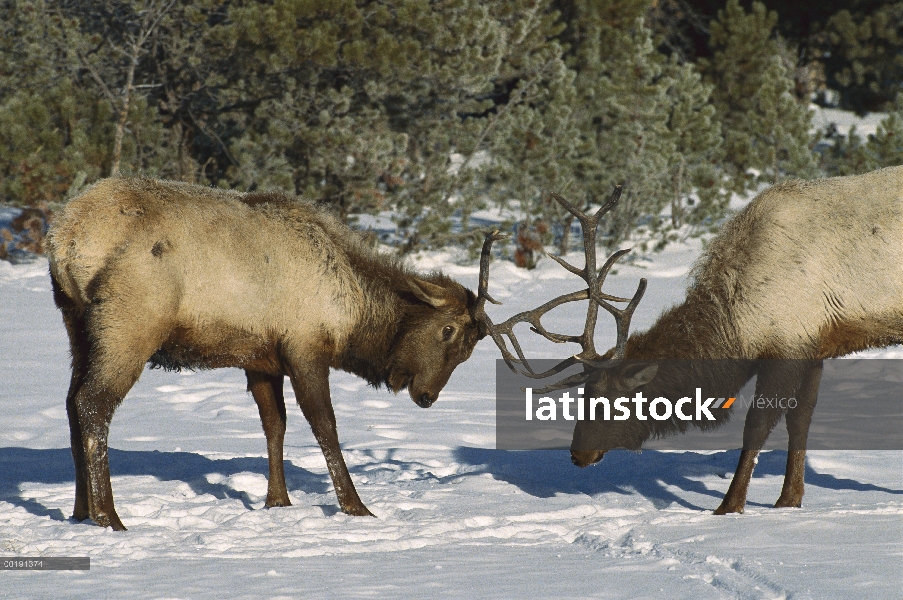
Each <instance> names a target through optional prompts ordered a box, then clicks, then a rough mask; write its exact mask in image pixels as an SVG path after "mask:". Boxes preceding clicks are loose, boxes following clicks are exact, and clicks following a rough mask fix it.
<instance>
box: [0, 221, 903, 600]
mask: <svg viewBox="0 0 903 600" xmlns="http://www.w3.org/2000/svg"><path fill="white" fill-rule="evenodd" d="M700 248H701V245H700V242H699V241H698V240H692V239H691V240H687V241H685V242H682V243H680V244H677V245H674V246H672V247H671V248H669V249H668V250H667V251H665V252H663V253H661V254H658V255H653V256H652V257H651V259H644V260H637V261H636V262H635V263H634V264H631V265H628V266H621V267H619V268H618V269H617V272H616V273H615V274H613V275H611V276H610V277H609V279H610V280H611V281H610V283H607V284H606V291H608V292H610V293H614V294H619V295H624V294H627V295H632V293H633V290H634V289H635V286H636V284H637V281H638V279H639V277H646V278H648V279H649V288H648V291H647V293H646V297H645V299H644V301H643V302H642V303H641V304H640V306H639V308H638V309H637V312H636V315H635V317H634V329H643V328H646V327H648V326H649V325H650V324H651V322H652V321H653V319H654V318H655V317H656V316H657V315H658V314H659V313H660V312H661V311H662V310H663V309H664V308H666V307H668V306H669V305H671V304H674V303H676V302H679V301H680V300H681V299H682V298H683V290H684V287H685V285H686V277H687V273H688V271H689V267H690V265H691V264H692V261H693V260H694V259H695V257H696V256H697V255H698V253H699V251H700ZM458 258H459V257H458V256H457V255H455V254H453V253H431V254H427V255H423V256H421V257H419V258H418V260H417V265H418V267H419V268H421V269H424V270H430V269H434V268H441V269H443V270H444V271H445V272H446V273H448V274H449V275H451V276H453V277H455V278H457V279H458V280H460V281H461V282H462V283H464V284H465V285H467V286H469V287H471V288H475V287H476V279H477V267H476V265H473V264H466V263H463V262H460V261H459V260H458ZM569 259H570V260H572V261H574V262H576V263H578V264H579V263H580V262H581V260H580V258H579V257H577V256H571V257H569ZM491 281H492V283H491V290H490V291H491V293H492V294H493V295H494V296H495V297H496V298H497V299H498V300H501V301H502V302H503V303H504V305H503V306H501V307H491V309H490V310H491V314H492V315H493V316H494V317H499V318H504V317H505V316H507V315H510V314H513V313H514V312H516V311H519V310H523V309H525V308H528V307H531V306H535V305H538V304H539V301H540V300H545V299H548V298H550V297H552V296H553V295H557V294H560V293H564V292H566V291H569V290H571V289H577V288H578V287H579V280H578V279H577V278H576V277H573V276H571V275H569V274H567V273H565V272H564V270H563V269H561V268H560V267H558V266H557V265H555V264H554V263H552V261H550V260H547V259H543V260H541V261H540V264H539V267H538V268H537V269H536V270H534V271H530V272H528V271H524V270H520V269H516V268H515V267H514V266H513V265H512V264H511V263H508V262H501V261H495V262H494V263H493V265H492V275H491ZM581 312H583V310H582V307H580V306H573V307H567V308H562V309H559V310H558V311H557V312H555V313H552V314H550V315H548V317H547V319H546V320H545V321H544V323H545V324H546V326H547V327H548V328H550V329H552V330H558V331H561V330H564V331H574V330H578V329H580V328H581V327H582V317H581ZM600 321H601V323H600V325H599V329H598V332H597V334H598V345H599V346H600V347H606V344H607V343H610V342H611V340H612V338H613V336H614V334H613V327H612V326H611V325H612V324H611V323H608V322H606V321H605V320H604V319H602V318H601V317H600ZM531 335H532V334H530V333H529V331H528V330H527V329H526V328H524V331H523V332H522V333H521V335H520V337H521V339H522V342H524V346H525V348H526V350H527V352H528V353H530V355H531V356H536V357H547V358H552V357H562V356H566V355H567V352H568V349H566V348H562V347H561V346H556V345H553V344H550V343H547V342H544V341H541V340H538V339H531V337H530V336H531ZM900 355H901V350H900V349H899V348H892V349H889V350H883V351H873V352H870V353H868V356H875V357H879V356H880V357H898V356H900ZM0 356H2V359H0V556H39V555H40V556H89V557H91V570H90V571H70V572H4V573H3V574H2V584H0V586H2V587H0V597H4V598H62V597H72V596H84V595H87V594H90V595H91V596H93V597H98V598H106V597H111V598H113V597H116V598H118V597H135V598H223V597H230V598H231V597H234V598H263V597H267V598H297V597H299V596H300V597H304V598H361V597H377V598H383V597H390V598H422V597H456V598H474V597H480V598H522V597H547V598H693V599H704V598H899V597H900V596H901V590H903V518H901V517H903V453H901V452H875V451H869V452H813V453H810V456H809V459H808V464H807V470H806V496H805V499H804V506H803V508H801V509H773V508H771V505H772V504H773V503H774V501H775V500H776V499H777V497H778V495H779V493H780V488H781V483H782V478H783V469H784V461H785V458H786V455H785V454H784V453H783V452H776V451H775V452H766V453H763V455H762V456H761V457H760V460H759V463H758V465H757V468H756V472H755V474H754V477H753V481H752V484H751V486H750V492H749V503H748V505H747V510H746V513H745V514H743V515H731V516H726V517H716V516H714V515H713V514H712V509H714V508H715V507H716V506H717V505H718V503H719V502H720V499H721V497H722V496H723V494H724V492H725V491H726V490H727V487H728V484H729V483H730V478H731V476H732V474H733V470H734V467H735V466H736V461H737V456H738V453H737V451H729V452H714V453H712V452H708V453H706V452H662V451H645V452H642V453H639V454H635V453H629V452H618V451H614V452H611V453H610V454H609V455H607V456H606V457H605V459H604V460H603V461H602V462H601V463H600V464H599V465H597V466H595V467H593V468H590V469H584V470H581V469H577V468H576V467H574V466H572V465H571V464H570V457H569V456H568V453H567V452H550V451H535V452H505V451H500V450H495V449H494V443H495V429H494V425H495V422H494V400H493V398H494V389H495V388H494V372H495V371H494V369H495V364H494V361H495V359H496V358H497V357H498V351H497V350H496V348H495V347H494V346H493V345H492V342H491V341H490V340H488V339H486V340H483V341H482V342H480V344H479V345H478V346H477V348H476V350H475V352H474V355H473V357H472V358H471V359H470V360H469V361H468V362H467V363H465V364H463V365H461V366H460V367H458V369H457V370H456V371H455V373H454V375H453V376H452V379H451V381H450V382H449V384H448V386H447V387H446V389H445V390H444V391H443V393H442V395H441V396H440V398H439V401H438V402H437V403H436V404H435V405H434V406H433V407H432V408H430V409H428V410H423V409H420V408H418V407H416V406H415V405H414V404H413V403H412V402H411V401H410V398H409V397H408V396H407V395H406V394H405V393H403V394H401V395H399V396H393V395H392V394H390V393H389V392H386V391H385V390H381V391H376V390H373V389H372V388H369V387H367V386H366V385H365V384H364V383H363V381H361V380H359V379H356V378H355V377H353V376H350V375H347V374H344V373H334V374H333V376H332V393H333V401H334V405H335V410H336V417H337V420H338V427H339V437H340V440H341V441H342V446H343V450H344V454H345V459H346V461H347V462H348V466H349V469H350V471H351V476H352V478H353V479H354V482H355V484H356V486H357V490H358V492H359V493H360V495H361V497H362V498H363V500H364V502H365V503H366V504H367V505H368V507H369V508H370V509H371V511H372V512H373V513H374V514H375V515H376V516H377V518H375V519H373V518H363V517H349V516H347V515H345V514H343V513H341V512H339V511H338V508H337V505H336V499H335V494H334V492H333V489H332V485H331V482H330V480H329V476H328V473H327V471H326V465H325V461H324V460H323V457H322V454H321V452H320V450H319V448H318V446H317V445H316V443H315V441H314V439H313V436H312V435H311V433H310V429H309V427H308V426H307V423H306V422H305V421H304V419H303V417H302V415H301V412H300V410H299V409H298V408H297V406H296V405H295V404H294V403H293V402H291V403H290V405H289V416H288V421H289V423H288V432H287V434H286V450H285V452H286V479H287V483H288V488H289V495H290V497H291V500H292V503H293V506H291V507H286V508H276V509H266V508H264V500H265V497H266V485H267V484H266V475H267V460H266V453H265V451H266V448H265V442H264V438H263V433H262V430H261V426H260V422H259V417H258V415H257V410H256V406H255V404H254V402H253V401H252V399H251V398H250V396H249V395H248V394H247V393H246V392H245V389H244V387H245V384H244V376H243V375H242V373H241V372H240V371H238V370H234V369H233V370H217V371H207V372H199V373H181V374H173V373H164V372H160V371H146V372H145V373H144V375H143V376H142V378H141V380H140V382H139V383H138V384H137V385H136V386H135V388H134V389H133V390H132V391H131V393H130V394H129V395H128V397H127V398H126V400H125V402H124V403H123V405H122V406H121V407H120V408H119V410H118V411H117V413H116V415H115V417H114V419H113V424H112V428H111V441H110V446H111V451H110V465H111V470H112V473H113V477H112V481H113V490H114V493H115V497H116V506H117V508H118V511H119V515H120V517H121V518H122V520H123V522H124V523H125V524H126V526H127V527H128V528H129V531H127V532H113V531H111V530H109V529H101V528H99V527H96V526H94V525H93V524H91V523H90V522H84V523H77V522H74V521H72V520H70V519H69V515H70V514H71V511H72V502H73V497H74V483H73V468H72V459H71V455H70V451H69V430H68V423H67V419H66V412H65V405H64V398H65V394H66V389H67V386H68V378H69V370H68V350H67V342H66V336H65V331H64V329H63V327H62V322H61V319H60V316H59V314H58V311H57V310H56V309H55V307H54V305H53V300H52V297H51V293H50V282H49V278H48V276H47V264H46V261H44V260H42V259H37V260H34V261H30V262H24V263H20V264H15V265H11V264H9V263H5V262H2V261H0ZM286 395H287V397H288V398H287V399H288V400H291V399H292V394H291V390H290V388H289V387H288V386H287V387H286ZM738 442H739V440H738Z"/></svg>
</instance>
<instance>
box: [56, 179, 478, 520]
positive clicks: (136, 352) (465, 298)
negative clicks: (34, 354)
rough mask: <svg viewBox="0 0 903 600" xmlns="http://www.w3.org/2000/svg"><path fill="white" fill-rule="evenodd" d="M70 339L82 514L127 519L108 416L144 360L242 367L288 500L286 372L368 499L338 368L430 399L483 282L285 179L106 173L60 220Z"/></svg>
mask: <svg viewBox="0 0 903 600" xmlns="http://www.w3.org/2000/svg"><path fill="white" fill-rule="evenodd" d="M48 240H49V257H50V271H51V276H52V280H53V286H54V298H55V300H56V302H57V305H58V306H59V308H60V310H61V311H62V313H63V320H64V322H65V324H66V329H67V332H68V334H69V340H70V347H71V349H72V357H73V360H72V371H73V372H72V383H71V385H70V390H69V394H68V398H67V409H68V411H69V420H70V429H71V438H72V451H73V458H74V460H75V465H76V500H75V512H74V516H75V517H76V518H78V519H84V518H87V517H91V518H92V519H94V521H95V522H97V523H98V524H101V525H110V526H112V527H113V528H114V529H124V527H123V526H122V523H121V522H120V521H119V518H118V517H117V516H116V512H115V508H114V506H113V496H112V490H111V488H110V481H109V465H108V461H107V455H106V444H107V441H106V440H107V432H108V428H109V423H110V419H111V418H112V415H113V412H114V410H115V409H116V407H117V406H118V405H119V403H120V402H121V401H122V399H123V397H124V396H125V394H126V393H127V392H128V390H129V389H130V388H131V387H132V385H133V384H134V383H135V381H137V379H138V377H139V375H140V374H141V371H142V370H143V368H144V365H145V363H148V362H149V363H150V364H151V366H158V367H164V368H167V369H174V370H178V369H182V368H191V369H209V368H220V367H237V368H240V369H244V370H245V371H246V374H247V379H248V389H249V391H251V392H252V394H253V396H254V400H255V401H256V402H257V404H258V408H259V410H260V415H261V421H262V423H263V427H264V432H265V434H266V437H267V447H268V454H269V458H270V479H269V489H268V493H267V505H268V506H277V505H288V504H290V501H289V499H288V494H287V491H286V488H285V481H284V476H283V468H282V440H283V436H284V433H285V404H284V398H283V394H282V385H283V377H284V376H285V375H288V376H289V379H290V380H291V383H292V385H293V387H294V389H295V395H296V397H297V399H298V403H299V405H300V406H301V409H302V411H303V412H304V415H305V417H306V418H307V419H308V421H309V422H310V424H311V428H312V429H313V432H314V435H315V437H316V438H317V441H318V442H319V444H320V446H321V448H322V449H323V453H324V455H325V457H326V462H327V466H328V467H329V472H330V475H331V476H332V479H333V483H334V485H335V487H336V493H337V495H338V499H339V503H340V505H341V507H342V509H343V510H344V511H345V512H348V513H350V514H358V515H368V514H370V513H369V511H368V510H367V508H366V507H365V506H364V504H363V503H362V502H361V500H360V498H359V497H358V495H357V492H356V490H355V489H354V484H353V483H352V482H351V478H350V476H349V475H348V470H347V468H346V466H345V462H344V459H343V458H342V454H341V450H340V449H339V444H338V437H337V434H336V430H335V417H334V415H333V410H332V404H331V400H330V397H329V382H328V376H329V369H330V368H335V369H343V370H346V371H350V372H352V373H355V374H357V375H360V376H362V377H364V378H365V379H367V381H368V382H370V383H371V384H373V385H376V386H379V385H381V384H386V385H387V386H388V387H390V388H391V389H392V390H393V391H394V392H396V393H397V392H399V391H400V390H402V389H404V388H408V390H409V392H410V394H411V397H412V399H413V400H414V401H415V402H416V403H417V404H418V405H420V406H422V407H427V406H430V405H431V404H432V403H433V402H434V401H435V400H436V397H437V396H438V394H439V392H440V390H441V389H442V387H444V385H445V383H446V382H447V381H448V378H449V377H450V376H451V373H452V371H453V370H454V368H455V367H456V366H457V365H458V364H460V363H461V362H463V361H464V360H466V359H467V358H468V357H469V356H470V353H471V351H472V350H473V347H474V345H475V344H476V341H477V339H478V336H479V330H478V328H477V326H476V324H475V322H474V320H473V316H472V310H473V306H474V301H475V299H474V295H473V294H472V293H471V292H469V291H468V290H466V289H464V288H463V287H462V286H461V285H459V284H457V283H455V282H454V281H452V280H451V279H449V278H447V277H445V276H444V275H442V274H439V273H434V274H431V275H426V276H419V275H415V274H414V273H412V272H411V271H409V270H408V269H407V268H405V267H404V266H403V265H402V264H401V263H400V262H398V260H396V259H393V258H390V257H388V256H384V255H380V254H378V253H376V252H375V251H374V250H372V249H371V248H368V247H367V246H366V245H364V244H363V243H362V242H361V241H360V238H359V236H358V235H357V234H355V233H353V232H351V231H350V230H348V229H347V228H346V227H344V226H343V225H342V224H340V223H339V222H338V221H336V220H335V219H334V218H333V217H331V216H330V215H329V214H327V213H326V212H324V211H323V210H321V209H319V208H317V207H314V206H313V205H311V204H308V203H306V202H302V201H299V200H296V199H293V198H289V197H286V196H283V195H280V194H260V193H254V194H240V193H238V192H233V191H226V190H219V189H214V188H205V187H200V186H195V185H189V184H184V183H176V182H166V181H155V180H151V179H107V180H103V181H101V182H98V183H97V184H96V185H94V186H93V187H92V188H90V189H89V190H87V191H86V192H85V193H83V194H82V195H81V196H79V197H78V198H76V199H74V200H72V201H71V202H70V203H69V204H68V205H67V206H66V208H65V209H64V210H63V211H62V212H61V213H60V214H59V216H58V218H57V220H56V221H55V222H54V224H53V227H52V228H51V230H50V232H49V234H48Z"/></svg>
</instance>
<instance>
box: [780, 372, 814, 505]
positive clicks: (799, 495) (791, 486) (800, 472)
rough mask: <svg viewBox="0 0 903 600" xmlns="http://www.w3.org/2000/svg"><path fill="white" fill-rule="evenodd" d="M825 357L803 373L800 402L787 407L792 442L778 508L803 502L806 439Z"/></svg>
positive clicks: (798, 398) (788, 449) (798, 400)
mask: <svg viewBox="0 0 903 600" xmlns="http://www.w3.org/2000/svg"><path fill="white" fill-rule="evenodd" d="M823 368H824V367H823V363H822V361H818V362H817V363H816V364H815V365H814V366H812V367H810V368H809V369H808V370H807V371H806V374H805V375H804V376H803V385H802V386H801V387H800V391H799V393H798V394H797V406H796V408H791V409H790V410H789V411H787V433H788V434H789V435H790V442H789V445H788V447H787V470H786V472H785V473H784V486H783V488H782V489H781V496H780V497H779V498H778V501H777V502H775V505H774V506H775V508H783V507H793V508H799V507H800V506H802V505H803V492H804V479H805V473H806V439H807V438H808V437H809V424H810V423H811V422H812V413H813V412H814V410H815V403H816V401H817V400H818V386H819V384H820V383H821V374H822V370H823Z"/></svg>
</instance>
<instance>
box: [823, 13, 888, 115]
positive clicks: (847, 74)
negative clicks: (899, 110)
mask: <svg viewBox="0 0 903 600" xmlns="http://www.w3.org/2000/svg"><path fill="white" fill-rule="evenodd" d="M875 4H878V5H877V6H875ZM819 42H820V43H819V45H820V46H821V48H822V54H823V55H824V58H823V61H824V63H825V70H826V74H827V76H828V82H827V83H828V85H829V86H830V87H831V88H834V89H836V90H838V91H839V92H840V105H841V106H843V107H845V108H850V109H853V110H855V111H856V112H857V113H859V114H860V115H863V114H865V113H866V112H868V111H878V110H888V109H889V108H891V107H892V106H893V103H894V98H895V96H896V94H897V93H898V92H899V90H900V86H901V85H903V2H899V1H898V2H882V3H874V2H863V1H861V0H860V1H858V2H851V3H850V6H849V9H843V10H840V11H838V12H837V14H835V15H834V16H832V17H831V18H830V19H829V20H828V22H827V24H826V26H825V28H824V31H823V32H822V35H821V36H819Z"/></svg>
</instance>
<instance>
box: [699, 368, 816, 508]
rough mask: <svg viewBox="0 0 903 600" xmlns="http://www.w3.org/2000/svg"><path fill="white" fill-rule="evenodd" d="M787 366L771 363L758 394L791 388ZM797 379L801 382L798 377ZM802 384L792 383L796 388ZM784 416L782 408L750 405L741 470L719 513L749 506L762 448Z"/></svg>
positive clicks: (760, 378)
mask: <svg viewBox="0 0 903 600" xmlns="http://www.w3.org/2000/svg"><path fill="white" fill-rule="evenodd" d="M782 367H783V365H780V364H779V365H768V366H765V367H763V368H762V370H761V371H760V372H759V376H758V379H757V380H756V393H755V397H756V398H759V397H764V398H774V397H775V396H778V395H780V394H779V391H780V390H787V381H788V377H789V378H793V375H794V373H792V370H791V371H790V372H788V370H787V369H786V368H782ZM795 381H797V382H798V381H799V379H798V377H797V378H795ZM797 387H798V385H794V386H792V389H796V388H797ZM780 418H781V411H780V409H778V408H757V407H756V405H755V404H753V405H752V406H750V407H749V411H748V412H747V413H746V422H745V423H744V425H743V449H742V450H741V451H740V460H739V462H738V463H737V470H736V472H735V473H734V478H733V479H732V480H731V484H730V486H729V487H728V488H727V493H726V494H725V495H724V499H723V500H722V501H721V505H720V506H719V507H718V508H716V509H715V514H716V515H725V514H728V513H742V512H743V509H744V508H745V507H746V494H747V492H748V491H749V482H750V479H751V478H752V474H753V469H755V466H756V459H757V457H758V456H759V451H760V450H761V449H762V446H764V445H765V440H767V439H768V435H769V434H770V433H771V430H772V429H774V426H775V425H777V423H778V421H779V420H780Z"/></svg>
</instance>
